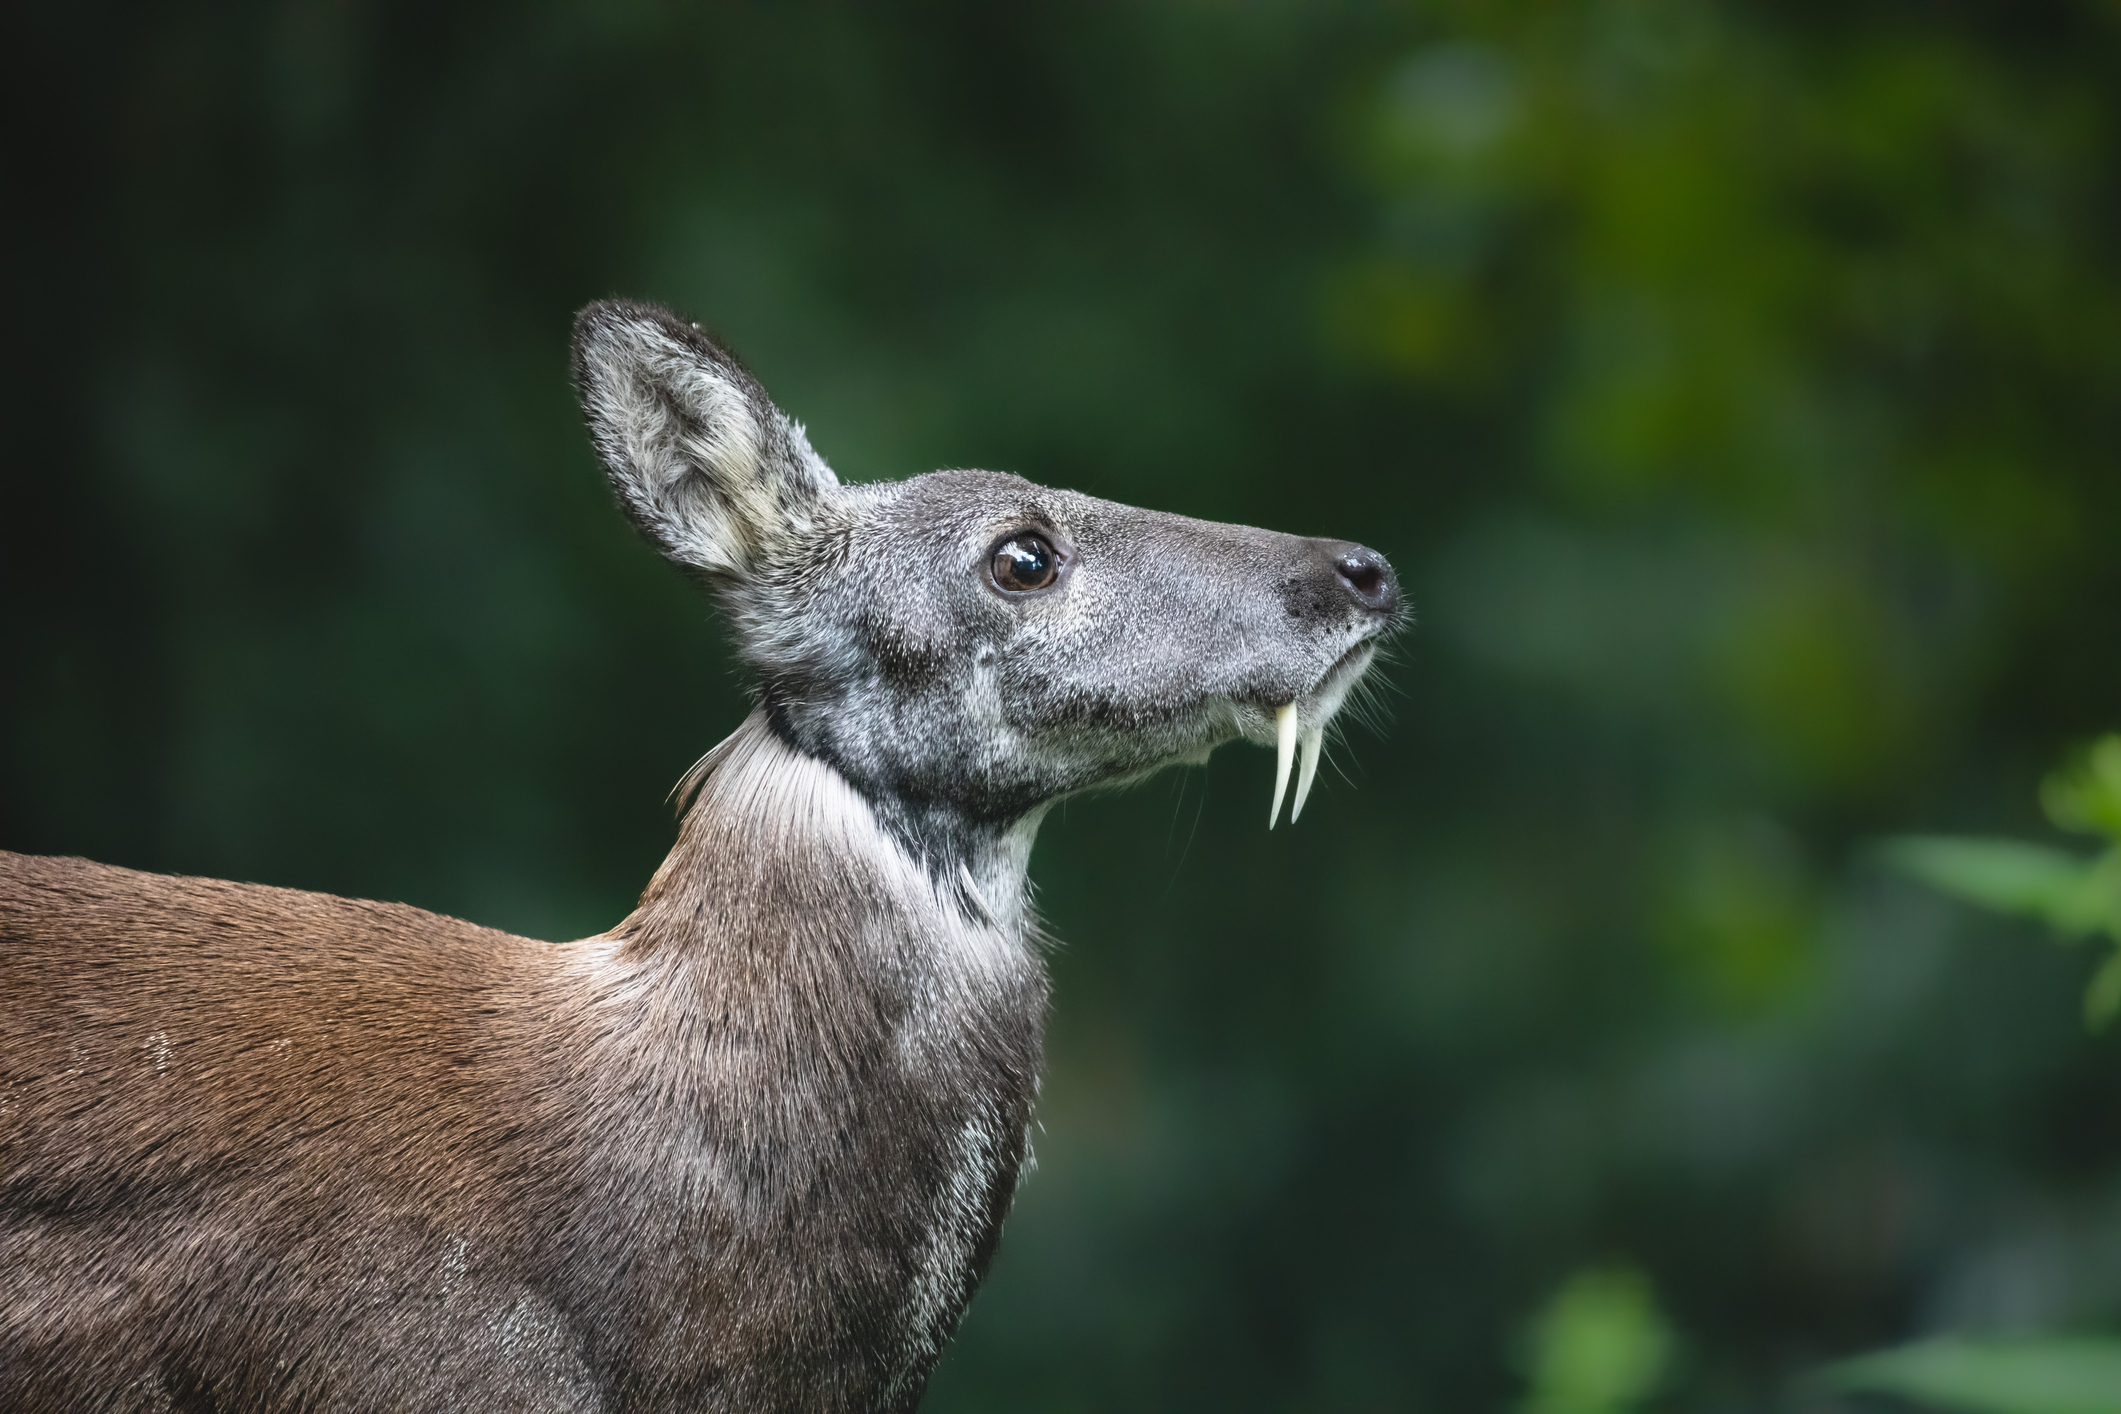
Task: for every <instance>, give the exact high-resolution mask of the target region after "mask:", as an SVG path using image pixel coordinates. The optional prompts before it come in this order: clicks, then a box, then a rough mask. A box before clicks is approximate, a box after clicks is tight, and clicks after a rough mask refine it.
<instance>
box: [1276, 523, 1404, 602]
mask: <svg viewBox="0 0 2121 1414" xmlns="http://www.w3.org/2000/svg"><path fill="white" fill-rule="evenodd" d="M1305 543H1306V546H1307V548H1308V549H1309V551H1310V555H1309V563H1308V564H1307V565H1306V566H1305V569H1304V571H1303V572H1302V573H1301V574H1299V575H1298V576H1297V577H1296V579H1295V580H1294V581H1292V582H1291V583H1290V584H1289V585H1288V586H1287V598H1288V604H1289V613H1290V614H1291V615H1293V616H1295V617H1297V618H1301V619H1312V620H1319V621H1343V622H1344V621H1345V619H1346V616H1347V614H1348V611H1349V610H1350V609H1353V610H1355V611H1356V612H1357V614H1358V615H1359V616H1360V617H1365V618H1375V619H1378V620H1382V621H1384V622H1390V621H1391V620H1392V619H1393V618H1394V617H1395V616H1396V615H1397V614H1398V613H1399V576H1398V575H1395V574H1393V573H1392V566H1391V564H1390V563H1388V562H1387V561H1386V559H1385V557H1384V556H1383V555H1380V554H1378V553H1377V552H1376V551H1375V550H1372V549H1370V548H1369V547H1368V546H1367V545H1356V544H1353V543H1352V542H1350V541H1346V540H1311V541H1307V542H1305Z"/></svg>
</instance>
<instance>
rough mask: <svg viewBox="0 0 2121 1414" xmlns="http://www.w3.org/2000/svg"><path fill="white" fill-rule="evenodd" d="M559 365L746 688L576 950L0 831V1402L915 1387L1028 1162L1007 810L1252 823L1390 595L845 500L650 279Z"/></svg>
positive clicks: (986, 488)
mask: <svg viewBox="0 0 2121 1414" xmlns="http://www.w3.org/2000/svg"><path fill="white" fill-rule="evenodd" d="M575 377H576V381H577V384H578V387H579V390H580V393H581V398H582V403H583V406H584V408H585V410H586V412H587V415H588V420H589V425H590V428H591V431H592V434H593V436H594V439H595V443H596V449H597V452H598V454H599V456H600V457H601V459H602V461H603V464H604V467H605V469H606V471H607V472H608V474H609V476H610V480H611V485H612V487H613V488H614V489H615V490H616V492H617V497H618V501H619V504H620V505H621V507H622V508H623V509H624V510H625V512H626V513H627V515H628V516H630V517H631V518H632V520H633V522H634V524H635V525H636V526H637V527H638V528H639V530H640V531H641V533H642V534H643V535H645V536H646V537H647V538H648V540H649V541H650V542H651V543H653V544H654V545H655V547H656V548H657V549H659V550H661V551H662V553H663V554H664V555H666V556H667V557H669V558H670V559H671V560H674V561H675V562H677V563H678V564H679V565H681V566H683V567H685V568H686V569H688V570H690V571H692V572H694V573H695V574H696V575H697V576H698V577H699V578H700V579H702V580H703V581H705V583H706V584H707V586H708V587H709V588H710V589H711V590H712V591H713V593H714V594H715V596H716V597H717V598H718V599H719V602H720V605H721V607H722V610H723V612H724V613H725V614H726V615H727V617H728V619H729V621H730V623H731V624H732V625H733V628H734V632H735V637H736V640H737V642H738V644H739V645H740V648H741V652H742V655H743V657H744V659H745V661H746V662H747V663H748V665H749V666H750V668H751V669H752V670H754V671H755V673H756V682H757V706H756V709H755V710H754V711H753V712H752V713H751V714H750V716H749V717H748V718H746V720H745V721H744V722H743V723H742V725H740V726H739V727H738V728H737V729H736V731H735V733H734V734H733V735H732V736H730V737H729V738H728V739H727V740H726V741H724V742H722V744H721V745H719V746H717V747H715V748H714V750H712V751H711V752H709V753H708V754H707V756H706V757H705V758H704V759H702V760H701V762H700V763H699V765H697V766H696V767H694V768H693V770H692V771H691V772H690V774H689V775H688V776H687V777H686V779H685V781H684V783H683V786H682V790H683V792H684V793H685V798H687V799H689V804H688V805H686V806H685V808H684V809H683V811H682V819H681V823H680V827H679V832H678V839H677V843H676V845H675V847H674V848H673V849H672V850H671V852H670V855H669V857H668V858H667V859H666V860H664V862H663V864H662V867H661V868H659V869H657V870H656V872H655V876H654V877H653V878H652V879H651V880H649V883H648V886H647V890H646V892H644V893H643V894H642V896H641V901H640V905H639V907H637V908H636V909H635V910H634V911H633V912H632V913H631V914H630V915H628V916H627V917H626V918H625V920H624V921H622V922H620V923H619V924H618V925H617V926H616V927H614V928H612V929H611V931H609V932H608V933H603V934H600V935H598V936H596V937H592V938H584V939H581V940H579V941H576V942H570V943H546V942H535V941H532V940H530V939H528V938H519V937H512V936H509V935H507V934H504V933H499V932H495V931H493V930H491V929H487V928H481V927H478V926H477V925H475V924H471V923H464V922H459V921H457V920H456V919H452V918H442V917H438V916H436V915H434V914H430V913H423V912H421V911H420V910H418V909H415V908H408V907H404V906H402V905H398V904H388V903H370V902H363V901H357V900H351V899H342V898H333V897H328V896H325V895H320V894H308V893H297V892H293V891H291V890H287V889H277V888H265V887H260V886H257V885H252V884H236V883H223V882H218V881H213V880H206V879H191V878H170V877H162V876H157V875H151V874H140V873H134V872H131V871H128V870H124V869H116V868H110V867H106V866H103V865H99V864H92V863H88V862H86V861H83V860H78V859H44V858H30V857H25V856H21V855H5V856H0V860H4V865H0V968H4V971H0V978H4V980H0V1063H4V1070H5V1074H4V1076H0V1407H5V1408H7V1409H10V1410H18V1411H19V1410H58V1409H65V1410H74V1409H85V1410H140V1411H159V1410H207V1409H211V1410H217V1411H251V1410H298V1409H300V1410H311V1409H315V1410H323V1409H330V1410H342V1409H344V1410H385V1409H388V1410H442V1409H455V1410H511V1411H513V1410H555V1411H556V1410H606V1411H618V1410H651V1409H657V1410H659V1409H699V1410H730V1411H745V1412H746V1414H759V1411H769V1410H790V1411H795V1410H801V1411H837V1410H845V1411H872V1410H910V1409H912V1408H913V1407H914V1406H915V1405H916V1404H917V1403H918V1401H919V1399H920V1397H921V1393H922V1390H923V1388H924V1386H925V1384H926V1382H927V1379H928V1375H929V1371H930V1369H931V1367H932V1366H933V1365H934V1363H935V1360H936V1357H937V1354H938V1353H939V1352H940V1350H941V1348H942V1346H943V1343H944V1341H945V1340H946V1339H947V1338H948V1337H949V1335H950V1333H951V1331H952V1329H953V1328H954V1326H955V1325H956V1322H957V1319H958V1315H959V1313H960V1312H961V1311H962V1310H963V1309H964V1306H965V1303H966V1301H967V1300H968V1299H969V1298H970V1296H971V1294H972V1291H973V1288H974V1287H975V1286H976V1285H977V1284H978V1282H979V1280H980V1278H981V1276H982V1275H983V1273H984V1272H985V1270H986V1268H987V1264H988V1259H989V1258H990V1257H991V1256H992V1255H993V1252H994V1248H995V1242H996V1239H997V1237H998V1236H999V1234H1000V1231H1001V1225H1002V1217H1003V1214H1004V1213H1005V1212H1006V1211H1007V1209H1008V1207H1009V1202H1010V1198H1011V1195H1012V1194H1013V1192H1014V1190H1015V1186H1016V1182H1017V1176H1018V1170H1019V1167H1020V1165H1021V1164H1022V1162H1023V1159H1024V1156H1025V1154H1026V1152H1027V1138H1026V1132H1025V1131H1026V1125H1027V1123H1028V1120H1029V1116H1030V1110H1031V1103H1032V1097H1033V1095H1034V1093H1035V1092H1036V1089H1037V1074H1038V1064H1039V1046H1040V1033H1041V1027H1042V1023H1043V1015H1044V1010H1045V1006H1046V981H1045V976H1044V971H1043V968H1042V965H1041V962H1040V957H1039V951H1038V941H1037V930H1036V928H1035V926H1034V924H1033V921H1032V918H1031V912H1030V908H1029V905H1028V902H1027V899H1026V894H1025V889H1026V885H1025V867H1026V864H1027V860H1028V856H1029V854H1030V851H1031V841H1032V836H1033V835H1034V834H1035V833H1036V831H1037V829H1038V825H1039V821H1040V819H1041V818H1042V817H1043V816H1044V814H1045V813H1046V811H1047V809H1048V808H1049V807H1050V806H1051V805H1052V804H1053V803H1054V802H1055V801H1056V800H1059V799H1062V798H1063V797H1065V796H1068V795H1069V794H1071V793H1073V792H1077V791H1083V790H1087V789H1090V788H1092V787H1098V786H1109V785H1115V784H1119V783H1123V782H1127V781H1132V780H1136V779H1139V778H1140V777H1142V776H1144V775H1146V774H1147V773H1149V772H1152V771H1154V770H1156V769H1157V768H1158V767H1161V766H1164V765H1167V764H1170V763H1173V762H1181V761H1199V760H1201V759H1204V758H1205V757H1206V755H1207V754H1208V753H1209V752H1210V751H1212V750H1213V749H1214V748H1215V747H1216V746H1218V745H1220V744H1222V743H1224V742H1227V741H1232V740H1236V739H1238V738H1240V737H1241V738H1245V739H1247V740H1250V741H1253V742H1257V743H1261V744H1267V743H1273V744H1275V745H1276V746H1277V747H1278V749H1279V760H1278V769H1277V774H1276V782H1275V789H1274V810H1273V812H1272V814H1270V817H1269V822H1268V823H1269V827H1270V828H1271V827H1272V824H1273V814H1278V813H1279V810H1280V807H1281V803H1282V799H1283V796H1284V792H1285V789H1286V787H1287V785H1288V780H1289V775H1290V767H1291V762H1292V760H1294V759H1297V758H1299V757H1300V765H1299V767H1298V772H1297V781H1296V787H1295V796H1294V802H1295V809H1297V810H1300V809H1301V808H1302V805H1303V802H1304V797H1305V794H1306V792H1307V791H1308V789H1309V787H1310V785H1311V780H1312V772H1313V771H1314V769H1315V768H1316V766H1317V762H1318V755H1319V743H1320V739H1321V735H1322V733H1323V732H1324V730H1325V728H1326V725H1327V723H1328V722H1330V721H1331V720H1332V718H1333V715H1334V713H1335V711H1336V710H1337V709H1338V708H1339V706H1340V705H1341V702H1342V700H1343V698H1344V697H1345V696H1346V694H1347V693H1348V691H1349V689H1350V687H1351V686H1352V685H1353V684H1354V683H1355V681H1356V679H1357V678H1358V677H1359V676H1360V675H1361V674H1362V673H1363V671H1364V669H1365V668H1366V667H1367V666H1368V665H1369V662H1370V659H1371V656H1372V654H1373V652H1374V649H1375V645H1376V643H1377V641H1378V639H1379V637H1380V636H1381V635H1382V634H1384V633H1385V632H1386V631H1387V630H1388V629H1389V628H1390V627H1391V626H1392V625H1393V623H1394V621H1395V618H1396V616H1397V614H1398V610H1399V589H1398V585H1397V583H1396V582H1395V580H1394V578H1393V575H1392V571H1391V569H1390V567H1389V566H1388V565H1387V564H1386V563H1385V561H1384V560H1383V558H1381V557H1380V556H1379V555H1377V554H1376V553H1374V552H1372V551H1370V550H1366V549H1363V548H1362V547H1360V546H1357V545H1353V544H1349V543H1346V542H1343V541H1338V540H1314V539H1302V538H1298V537H1296V536H1293V535H1280V534H1274V533H1271V532H1268V531H1263V530H1252V529H1247V528H1244V527H1240V526H1232V525H1219V524H1214V523H1211V522H1206V521H1198V520H1189V519H1186V518H1183V517H1180V516H1175V515H1162V514H1157V513H1154V512H1150V511H1143V510H1136V509H1134V508H1132V507H1129V506H1123V505H1116V504H1114V503H1112V502H1109V501H1102V500H1096V499H1093V498H1091V497H1089V496H1083V495H1078V494H1075V493H1072V492H1067V491H1053V490H1047V489H1045V488H1043V487H1039V486H1035V485H1033V484H1031V483H1030V482H1027V481H1022V480H1019V479H1018V478H1016V477H1014V476H1007V475H1001V474H998V473H993V472H984V471H938V472H933V473H930V474H928V475H925V476H917V477H914V478H912V479H910V480H907V481H903V482H896V483H887V484H872V485H852V486H842V485H841V484H839V482H838V481H837V480H836V479H835V478H834V476H833V474H832V472H831V471H830V470H829V469H828V468H827V467H826V465H825V463H824V462H823V461H822V460H821V459H820V458H819V457H818V455H817V453H816V452H814V451H812V450H811V448H810V444H809V442H808V441H807V440H806V438H805V436H804V433H803V429H802V428H801V427H800V426H799V425H798V424H797V423H795V422H794V421H792V420H790V419H789V418H788V417H787V416H785V415H784V414H783V413H782V412H781V411H780V410H779V409H777V408H776V407H775V406H774V405H773V404H772V403H771V402H769V401H768V400H767V398H766V395H765V393H764V392H763V391H762V390H761V389H760V388H759V386H758V384H757V383H756V382H755V381H753V379H752V377H751V375H750V374H749V373H747V372H746V371H745V370H744V369H743V367H742V366H741V365H739V364H738V363H737V362H736V360H735V359H733V358H732V357H731V356H730V355H729V354H727V353H726V352H724V351H723V350H722V349H721V348H720V347H719V346H718V345H717V344H715V343H714V342H713V341H712V340H711V339H709V338H708V337H707V336H706V335H704V334H702V333H701V332H700V331H699V329H698V328H697V326H695V325H692V324H689V323H686V322H684V321H683V320H680V319H678V318H677V317H675V316H673V315H672V314H670V313H669V312H667V311H665V310H662V309H659V308H655V307H652V306H647V305H640V304H628V303H617V302H613V303H603V304H596V305H592V306H591V307H590V308H588V309H587V310H585V311H584V312H583V313H582V315H581V317H580V319H579V321H578V323H577V325H576V331H575ZM1293 813H1294V812H1293V811H1292V816H1293Z"/></svg>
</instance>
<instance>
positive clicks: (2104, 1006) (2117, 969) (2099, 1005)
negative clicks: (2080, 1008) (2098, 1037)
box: [2084, 948, 2121, 1031]
mask: <svg viewBox="0 0 2121 1414" xmlns="http://www.w3.org/2000/svg"><path fill="white" fill-rule="evenodd" d="M2116 1015H2121V948H2116V949H2115V950H2114V951H2113V953H2112V954H2111V955H2110V956H2108V958H2107V959H2106V962H2105V965H2103V966H2102V967H2100V969H2099V970H2098V972H2097V973H2095V974H2094V975H2093V977H2092V982H2091V985H2090V986H2089V987H2087V988H2085V989H2084V1024H2085V1025H2087V1026H2089V1027H2091V1029H2092V1030H2094V1031H2099V1030H2103V1029H2104V1028H2105V1027H2106V1026H2107V1024H2108V1023H2110V1022H2111V1021H2112V1020H2113V1019H2114V1017H2115V1016H2116Z"/></svg>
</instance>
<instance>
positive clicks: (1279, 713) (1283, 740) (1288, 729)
mask: <svg viewBox="0 0 2121 1414" xmlns="http://www.w3.org/2000/svg"><path fill="white" fill-rule="evenodd" d="M1296 725H1297V724H1296V704H1295V703H1294V702H1290V703H1287V704H1285V705H1283V706H1282V707H1280V708H1277V709H1276V710H1275V713H1274V804H1273V805H1271V806H1269V807H1268V808H1267V828H1268V829H1270V830H1271V829H1273V828H1274V821H1275V820H1276V818H1278V817H1279V816H1280V815H1281V798H1282V797H1283V796H1284V795H1287V794H1288V793H1289V763H1290V762H1292V761H1294V760H1295V759H1296Z"/></svg>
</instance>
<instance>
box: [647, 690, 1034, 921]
mask: <svg viewBox="0 0 2121 1414" xmlns="http://www.w3.org/2000/svg"><path fill="white" fill-rule="evenodd" d="M679 790H680V792H681V793H683V794H689V795H690V796H691V797H692V799H691V804H690V806H689V807H688V808H687V809H686V810H685V814H684V820H683V823H682V824H681V826H680V828H679V832H678V840H677V843H676V845H675V846H674V847H673V848H672V849H671V852H670V854H669V856H668V857H666V858H665V859H664V861H663V863H662V866H661V867H660V868H658V869H657V870H656V872H655V876H654V877H653V878H652V879H651V880H650V881H649V884H648V887H647V889H646V890H645V891H644V892H643V893H642V896H641V902H640V905H639V906H638V907H637V908H636V909H635V910H634V911H633V913H632V914H631V915H629V916H628V917H627V919H626V920H625V921H624V922H623V923H621V924H620V925H619V926H618V927H617V928H615V929H613V930H612V933H611V936H612V937H613V938H615V939H619V940H622V941H624V942H625V943H626V944H627V946H628V948H629V949H630V950H639V951H647V950H651V949H660V948H662V947H664V946H667V945H671V944H676V945H679V946H685V945H694V946H699V945H706V946H724V947H726V946H729V945H732V944H734V945H739V946H743V945H746V944H749V945H752V946H753V947H754V948H755V947H756V946H757V945H761V944H770V942H771V940H772V939H773V938H774V937H789V936H799V935H800V934H802V933H803V932H805V931H807V927H806V925H808V924H810V923H813V922H823V923H825V924H826V925H827V926H830V925H832V924H834V923H836V924H838V925H840V926H842V927H844V925H845V923H846V922H847V921H848V920H850V919H861V920H867V921H869V922H871V923H884V924H886V925H887V926H888V925H889V924H891V923H896V924H897V925H899V929H900V930H905V929H910V930H912V932H914V933H916V934H929V935H933V936H934V937H935V938H936V940H937V941H939V942H943V941H948V942H957V943H961V942H962V941H963V939H961V938H959V937H957V936H956V935H959V934H961V933H965V932H967V931H969V932H971V933H974V934H980V935H984V936H983V938H982V941H983V942H984V943H986V944H988V945H993V944H1004V945H1006V946H1007V947H1009V948H1010V949H1012V950H1014V949H1019V948H1022V947H1023V946H1025V944H1026V943H1027V941H1028V938H1029V936H1030V934H1031V933H1032V931H1033V928H1034V924H1033V921H1032V917H1031V913H1030V907H1029V900H1028V885H1027V870H1028V867H1029V863H1030V855H1031V845H1032V841H1033V839H1034V837H1035V835H1036V833H1037V829H1038V823H1039V820H1040V818H1042V817H1043V815H1044V811H1043V810H1040V811H1038V812H1037V813H1036V814H1035V815H1033V816H1032V817H1029V818H1027V819H1025V820H1023V821H1019V822H1014V823H1012V824H1010V825H1007V826H1002V827H992V826H984V825H980V824H976V823H973V822H970V821H965V820H961V819H958V818H955V817H952V816H950V815H949V814H948V813H947V812H939V811H926V812H915V811H911V810H905V809H900V808H896V807H894V806H893V805H892V804H890V803H885V805H884V807H883V808H879V805H878V804H877V803H874V802H871V801H870V800H869V799H868V798H867V797H865V796H864V795H863V794H862V792H861V791H859V790H858V789H856V788H855V787H854V786H853V785H852V784H851V783H850V782H849V781H848V780H847V778H846V777H845V776H844V775H842V774H841V773H840V771H838V770H837V769H835V768H834V767H833V766H832V765H831V764H830V763H828V762H825V761H822V760H819V759H818V758H817V757H815V756H812V755H810V754H808V753H806V752H804V751H802V750H800V749H799V748H797V747H796V746H794V745H793V744H791V743H790V742H789V741H788V740H787V739H786V738H785V737H784V736H782V735H781V734H780V733H778V732H776V731H774V730H773V728H772V726H771V724H770V722H769V721H768V719H767V717H766V715H765V714H764V713H763V712H753V713H752V714H751V715H750V716H749V717H747V718H746V719H745V720H744V722H743V724H742V725H741V726H739V727H738V728H737V729H736V731H735V732H733V733H732V734H731V735H730V736H729V737H728V738H727V739H726V740H724V741H723V742H722V743H721V744H720V745H719V746H717V747H715V749H714V750H713V751H711V752H709V753H708V754H707V755H706V756H705V757H704V758H702V760H701V761H700V763H699V765H697V766H695V767H694V768H693V770H692V771H691V772H690V773H689V774H688V775H687V776H686V778H685V780H684V781H683V782H682V783H681V784H680V787H679Z"/></svg>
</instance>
